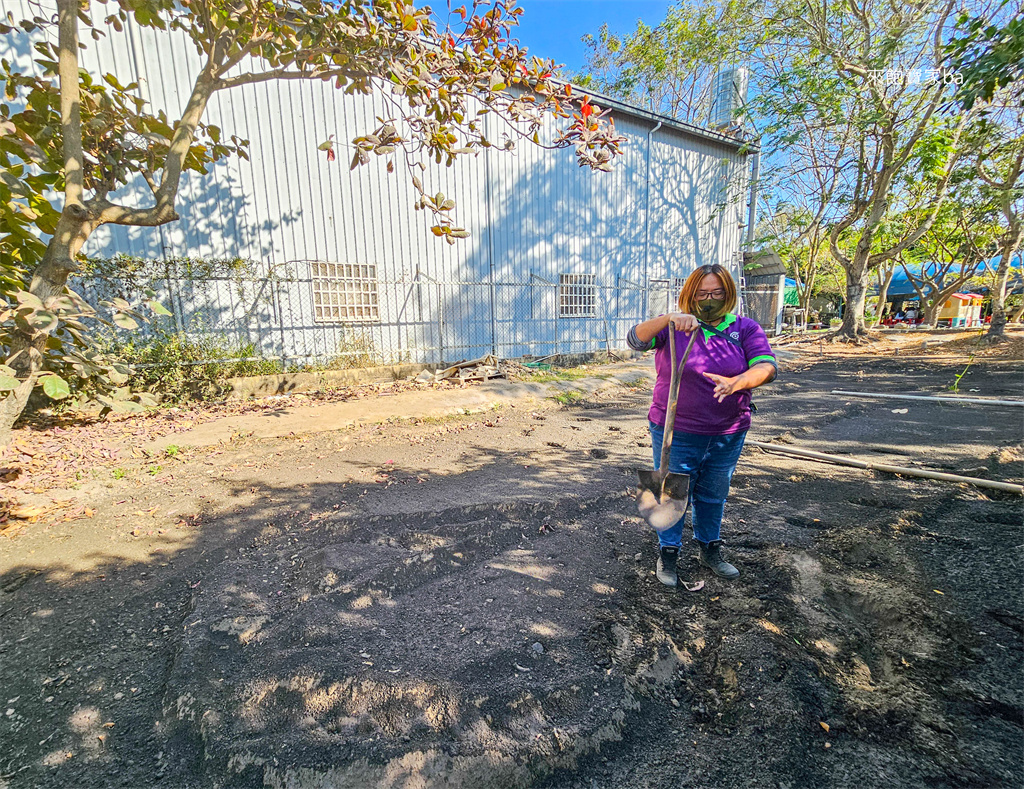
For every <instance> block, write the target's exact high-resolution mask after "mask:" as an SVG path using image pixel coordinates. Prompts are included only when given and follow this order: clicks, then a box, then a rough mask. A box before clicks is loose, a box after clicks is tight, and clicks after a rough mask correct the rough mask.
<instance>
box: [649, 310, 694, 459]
mask: <svg viewBox="0 0 1024 789" xmlns="http://www.w3.org/2000/svg"><path fill="white" fill-rule="evenodd" d="M697 331H698V329H694V330H693V331H692V332H690V342H689V343H687V345H686V350H685V351H684V352H683V359H682V361H681V362H679V364H678V365H676V328H675V326H673V325H672V321H671V320H669V322H668V350H669V354H670V355H671V357H672V381H671V383H670V384H669V387H668V403H667V404H666V406H665V430H664V431H663V432H662V436H661V465H659V466H658V471H659V472H660V475H661V478H662V479H664V478H665V477H666V476H667V475H668V458H669V455H670V454H671V451H672V434H673V433H674V432H675V426H676V406H677V405H678V404H679V379H680V378H682V377H683V376H682V372H683V368H684V367H685V366H686V360H687V358H689V356H690V349H691V348H692V347H693V341H694V340H696V339H697Z"/></svg>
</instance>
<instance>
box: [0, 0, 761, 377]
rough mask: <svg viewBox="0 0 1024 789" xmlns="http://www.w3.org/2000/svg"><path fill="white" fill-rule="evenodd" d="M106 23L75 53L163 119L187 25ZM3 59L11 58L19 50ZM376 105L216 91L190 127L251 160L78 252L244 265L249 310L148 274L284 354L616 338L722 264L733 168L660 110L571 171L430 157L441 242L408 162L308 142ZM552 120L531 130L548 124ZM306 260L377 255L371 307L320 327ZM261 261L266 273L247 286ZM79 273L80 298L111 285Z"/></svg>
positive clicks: (187, 56)
mask: <svg viewBox="0 0 1024 789" xmlns="http://www.w3.org/2000/svg"><path fill="white" fill-rule="evenodd" d="M9 6H14V7H15V9H14V10H15V15H16V16H17V10H18V8H19V7H24V8H25V9H27V8H28V5H27V3H25V0H5V3H4V7H5V9H6V8H8V7H9ZM30 15H31V14H30ZM107 32H108V36H107V37H106V38H104V39H102V40H100V41H99V42H92V41H88V42H87V43H88V49H87V50H86V52H85V53H84V55H83V67H85V68H87V69H88V70H90V71H91V72H92V73H93V74H95V75H97V76H99V75H100V74H102V73H103V72H106V71H111V72H113V73H115V74H116V75H117V76H118V78H119V79H120V80H121V82H122V83H127V82H130V81H136V80H137V81H138V82H139V83H140V91H141V93H142V95H143V97H144V98H146V99H147V100H148V101H150V102H151V104H152V106H153V107H154V108H155V109H165V110H166V111H167V113H168V115H169V116H170V117H171V118H176V117H178V113H180V110H181V108H182V107H183V106H184V104H185V102H186V100H187V97H188V94H189V92H190V89H191V84H192V80H193V78H194V77H195V75H196V73H197V71H198V68H199V61H198V58H197V56H196V54H195V52H194V49H193V48H192V47H191V45H190V44H188V43H187V41H186V39H185V38H184V36H183V35H181V34H164V33H158V32H157V31H152V30H148V29H140V28H138V27H135V26H129V27H128V29H127V30H126V33H125V34H123V35H119V34H117V33H115V32H114V31H113V30H108V31H107ZM54 35H55V31H54ZM11 55H14V56H16V57H19V59H21V60H26V53H25V51H21V52H17V51H16V52H13V53H12V52H10V51H8V53H7V55H6V56H11ZM381 115H387V111H386V109H385V106H384V102H383V99H382V98H381V97H380V96H370V97H361V96H345V95H344V94H342V93H340V92H338V91H336V90H334V89H333V87H332V86H331V85H330V84H329V83H319V82H296V81H289V82H280V83H275V82H268V83H263V84H260V85H251V86H244V87H241V88H238V89H235V90H232V91H226V92H221V93H218V94H216V95H215V96H214V98H213V100H212V101H211V103H210V106H209V109H208V111H207V114H206V117H205V121H206V122H207V123H209V124H214V125H217V126H219V127H220V128H221V130H222V131H223V133H224V134H225V135H230V134H236V135H238V136H239V137H242V138H245V139H248V140H249V141H250V147H249V155H250V159H249V160H248V161H244V160H240V159H231V160H228V161H223V162H220V163H218V164H217V165H215V166H214V167H213V168H212V171H211V173H210V174H209V175H208V176H196V175H188V176H186V178H185V179H184V181H183V186H182V189H181V193H180V198H179V201H178V213H179V214H180V217H181V218H180V220H179V221H177V222H175V223H172V224H170V225H166V226H164V227H161V228H156V229H151V228H120V227H114V226H106V227H103V228H101V229H100V230H99V231H97V233H96V234H95V235H94V236H93V238H92V239H91V240H90V242H89V244H88V246H87V248H86V253H87V254H89V255H92V256H97V257H111V256H113V255H114V254H116V253H125V254H129V255H133V256H140V257H145V258H151V259H164V258H170V257H205V258H232V257H241V258H248V259H252V260H255V261H259V262H260V264H261V269H262V274H261V276H260V277H259V278H257V279H256V280H254V281H253V282H252V283H250V287H249V289H248V290H249V292H250V295H251V294H260V295H259V296H254V297H253V299H254V300H253V301H252V303H251V304H247V303H241V302H242V301H243V299H242V297H241V296H240V295H239V292H238V287H234V286H232V284H231V283H230V282H222V283H218V282H205V283H188V282H183V281H181V280H180V279H179V278H178V277H176V276H173V272H172V273H171V274H172V275H171V276H169V277H166V278H163V279H161V280H160V281H157V282H155V283H154V284H155V285H157V286H158V288H159V289H160V290H162V291H164V297H165V299H166V300H168V301H169V302H170V304H173V305H174V307H175V312H176V321H177V322H178V324H179V325H181V326H182V327H183V328H185V329H190V330H193V331H200V330H202V331H219V332H222V333H223V332H232V333H234V334H237V335H239V336H242V335H244V336H247V337H252V336H253V335H254V333H255V336H257V337H258V338H259V342H257V343H256V346H257V348H258V349H259V350H260V352H261V353H265V354H268V355H277V356H282V357H288V358H297V359H301V358H314V357H315V358H329V357H331V356H332V355H337V354H339V353H341V354H343V353H345V352H346V351H345V348H346V347H347V346H346V338H348V340H349V341H350V340H351V339H352V338H353V337H356V336H358V337H360V338H362V339H363V340H365V341H368V342H370V343H372V344H373V346H374V347H375V348H376V349H377V351H378V355H379V357H380V358H381V360H395V359H411V360H415V361H428V362H429V361H451V360H453V359H457V358H465V357H473V356H476V355H479V354H481V353H485V352H490V351H492V350H493V351H496V352H497V353H499V354H500V355H503V356H509V357H512V356H520V355H524V354H534V355H546V354H551V353H559V352H560V353H566V352H582V351H590V350H597V349H601V348H604V347H606V346H608V345H610V346H611V347H624V345H623V338H624V336H625V334H626V332H627V331H628V328H629V326H630V325H632V323H634V322H636V321H637V320H639V319H641V318H643V317H645V311H647V312H651V311H653V312H660V311H663V309H664V306H663V305H662V304H661V302H662V300H663V299H671V298H674V296H673V295H672V294H673V293H674V291H675V286H676V278H679V277H685V275H686V274H687V273H688V272H689V271H691V270H692V269H693V268H694V267H695V266H697V265H701V264H704V263H711V262H717V263H721V264H723V265H727V266H730V267H731V268H732V269H733V271H735V272H736V273H737V275H738V273H739V258H740V255H739V253H740V245H741V229H742V222H743V216H744V210H743V209H744V203H745V199H744V198H745V192H744V190H745V188H746V177H745V168H746V164H745V158H744V157H743V156H742V155H740V154H739V153H738V152H737V151H736V149H735V147H734V146H731V145H729V144H727V143H721V142H716V141H714V140H708V139H701V138H700V137H698V136H695V135H690V134H687V133H686V132H684V131H681V130H679V129H677V128H673V127H672V126H670V125H668V124H666V125H665V126H662V127H661V128H660V129H658V130H657V132H656V133H655V134H654V135H653V137H651V138H650V140H651V141H650V148H649V150H648V134H649V132H651V131H652V129H653V128H654V125H655V122H654V121H653V120H650V119H648V118H645V117H641V115H642V114H641V115H631V114H628V113H625V112H617V113H616V115H615V120H616V126H617V127H618V129H619V130H620V131H621V132H622V133H623V134H624V135H625V136H626V137H627V138H628V143H627V144H626V146H625V155H624V156H622V157H620V158H619V160H618V161H617V162H616V167H615V169H614V171H613V172H611V173H600V172H597V173H595V172H591V171H589V170H581V169H580V168H579V167H577V166H576V163H575V159H574V156H573V153H572V152H571V151H552V150H546V149H543V148H540V147H538V146H535V145H532V144H530V143H526V142H521V143H519V145H518V146H517V148H516V151H515V152H514V153H512V154H507V153H500V152H496V151H490V152H487V153H484V154H481V155H479V156H477V157H463V158H461V159H460V160H459V162H458V163H457V164H456V165H455V166H453V167H451V168H445V167H438V166H433V165H430V166H428V169H427V171H426V173H424V174H423V181H424V186H425V187H426V188H427V189H428V191H431V192H436V191H443V192H444V193H445V194H446V195H449V196H451V197H453V198H454V199H455V200H456V201H457V203H458V207H457V208H456V219H457V222H458V223H459V224H461V225H462V226H464V227H466V228H467V229H469V230H470V231H471V233H472V236H471V237H470V238H469V239H466V240H464V241H462V242H460V243H458V244H456V245H455V246H449V245H447V244H445V243H444V242H443V241H441V240H439V239H436V238H435V237H434V236H433V235H432V234H431V233H430V231H429V225H430V224H431V222H430V217H429V216H428V215H426V214H425V213H423V212H417V211H414V210H413V200H414V196H415V192H414V190H413V188H412V186H411V180H410V178H411V176H410V174H409V173H408V172H406V171H404V170H403V169H401V168H399V169H398V171H397V172H396V173H394V174H392V175H389V174H387V173H386V170H385V167H384V162H383V161H374V162H371V163H370V164H369V165H367V166H364V167H360V168H358V169H356V170H355V171H353V172H350V171H349V169H348V158H349V157H348V156H346V154H345V151H346V149H345V148H343V147H342V148H339V154H338V160H337V161H335V162H333V163H328V162H327V161H326V158H325V155H324V153H323V152H320V151H318V150H317V145H318V144H319V143H321V142H322V141H324V140H325V139H327V138H328V136H329V135H332V134H333V135H334V139H335V140H338V141H341V142H342V143H344V142H345V141H347V140H350V139H351V138H353V137H354V136H357V135H359V134H363V133H367V132H369V131H372V130H373V129H374V128H375V127H376V126H377V125H378V122H377V121H376V118H377V117H378V116H381ZM489 118H490V120H489V121H488V123H489V124H490V128H489V129H488V137H489V138H491V139H493V140H500V139H501V129H500V127H499V124H500V121H499V120H497V119H495V118H492V117H490V116H489ZM553 131H554V129H553V127H552V128H547V129H546V130H545V134H546V135H547V136H548V138H550V136H551V135H552V134H553ZM648 157H649V162H648ZM648 167H649V184H648ZM148 195H149V192H148V189H146V188H145V187H144V186H141V185H140V187H137V188H134V189H126V190H123V193H122V194H121V195H120V197H121V198H122V199H123V200H124V201H125V202H128V203H136V204H144V203H145V201H146V198H147V197H148ZM648 223H649V226H648ZM645 248H646V252H645ZM308 261H332V262H341V263H357V264H372V265H374V266H375V267H376V277H377V281H378V282H377V288H378V300H379V316H378V318H379V319H378V320H377V321H375V322H373V323H372V324H367V325H355V326H353V325H331V324H324V323H317V322H316V321H315V320H314V314H313V295H312V289H313V288H312V282H311V280H310V270H309V265H308ZM272 272H276V275H277V277H276V279H274V280H272V281H271V280H267V281H265V283H264V284H262V285H261V284H260V281H262V280H263V279H264V277H263V275H267V274H270V273H272ZM564 274H582V275H592V276H593V278H594V279H593V291H594V294H595V296H596V298H595V299H594V309H593V310H592V313H593V314H591V315H587V316H584V317H568V316H566V315H565V314H562V315H560V310H559V298H560V296H559V293H560V291H559V277H560V275H564ZM660 281H667V282H665V284H666V285H667V287H664V288H661V289H659V288H660V287H661V286H660V285H659V284H658V283H659V282H660ZM82 285H83V287H85V288H86V289H87V290H89V291H90V292H94V293H95V292H98V291H99V290H101V289H103V288H107V287H111V286H113V287H116V286H117V285H116V283H113V284H111V283H96V282H92V283H82ZM652 294H654V297H653V298H652ZM563 312H564V311H563ZM240 322H241V323H240ZM242 324H244V325H242Z"/></svg>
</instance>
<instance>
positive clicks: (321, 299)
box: [309, 262, 380, 323]
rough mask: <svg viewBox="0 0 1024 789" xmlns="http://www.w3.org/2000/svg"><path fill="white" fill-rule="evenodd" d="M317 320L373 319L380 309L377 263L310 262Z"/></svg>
mask: <svg viewBox="0 0 1024 789" xmlns="http://www.w3.org/2000/svg"><path fill="white" fill-rule="evenodd" d="M309 265H310V276H311V278H312V280H313V320H314V321H315V322H316V323H372V322H375V321H378V320H380V316H379V314H378V312H377V267H376V266H374V265H360V264H356V263H319V262H314V263H310V264H309Z"/></svg>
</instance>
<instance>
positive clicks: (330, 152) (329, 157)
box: [327, 148, 338, 162]
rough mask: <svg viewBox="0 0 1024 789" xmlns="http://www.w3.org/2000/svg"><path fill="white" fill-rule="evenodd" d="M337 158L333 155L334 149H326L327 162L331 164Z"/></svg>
mask: <svg viewBox="0 0 1024 789" xmlns="http://www.w3.org/2000/svg"><path fill="white" fill-rule="evenodd" d="M337 158H338V157H337V156H336V155H335V153H334V149H333V148H328V149H327V161H329V162H333V161H334V160H335V159H337Z"/></svg>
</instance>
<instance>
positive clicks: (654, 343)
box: [651, 336, 658, 348]
mask: <svg viewBox="0 0 1024 789" xmlns="http://www.w3.org/2000/svg"><path fill="white" fill-rule="evenodd" d="M657 344H658V338H657V337H656V336H655V337H652V338H651V347H652V348H653V347H654V346H655V345H657Z"/></svg>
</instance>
